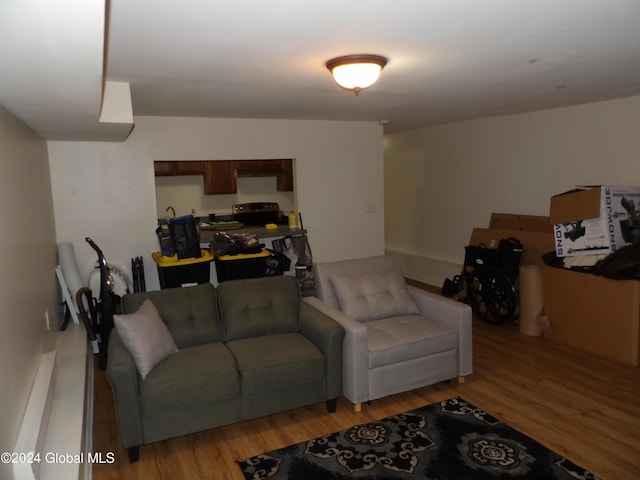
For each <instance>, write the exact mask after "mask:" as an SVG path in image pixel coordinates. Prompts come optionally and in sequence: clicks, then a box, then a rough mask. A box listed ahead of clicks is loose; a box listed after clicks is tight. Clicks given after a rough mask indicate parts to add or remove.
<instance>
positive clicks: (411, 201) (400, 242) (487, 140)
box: [384, 96, 640, 285]
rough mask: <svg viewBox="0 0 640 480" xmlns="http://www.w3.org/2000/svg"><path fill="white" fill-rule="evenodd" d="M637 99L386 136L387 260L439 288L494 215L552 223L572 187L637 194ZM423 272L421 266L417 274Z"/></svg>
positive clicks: (639, 114)
mask: <svg viewBox="0 0 640 480" xmlns="http://www.w3.org/2000/svg"><path fill="white" fill-rule="evenodd" d="M638 125H640V97H638V96H636V97H630V98H624V99H620V100H614V101H607V102H599V103H592V104H586V105H581V106H577V107H571V108H560V109H554V110H545V111H539V112H533V113H526V114H519V115H509V116H502V117H492V118H484V119H480V120H473V121H467V122H459V123H454V124H449V125H442V126H436V127H431V128H424V129H419V130H413V131H408V132H402V133H395V134H388V135H386V136H385V150H384V157H385V159H384V163H385V198H386V204H385V212H386V215H385V235H386V247H387V250H388V251H391V252H396V253H400V254H402V255H404V256H407V257H413V256H416V255H417V256H418V257H422V258H421V262H416V261H415V258H413V260H411V261H409V262H408V264H407V267H408V268H409V269H411V268H413V269H414V270H413V271H412V272H411V273H412V274H413V276H415V277H417V278H419V279H422V280H425V281H428V282H429V283H433V284H435V285H440V284H441V283H442V281H443V280H444V277H446V276H447V275H448V274H450V273H456V272H459V266H460V264H461V263H462V261H463V257H464V246H465V245H466V244H467V243H468V241H469V237H470V235H471V231H472V229H473V227H487V226H488V224H489V219H490V216H491V213H492V212H501V213H519V214H529V215H543V216H544V215H548V214H549V198H550V197H551V196H552V195H554V194H556V193H560V192H562V191H565V190H568V189H570V188H573V187H574V186H575V185H580V184H582V185H590V184H609V185H616V184H617V185H640V161H639V160H640V158H639V157H640V135H639V134H638ZM417 265H422V266H417Z"/></svg>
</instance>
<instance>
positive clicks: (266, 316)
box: [217, 276, 300, 341]
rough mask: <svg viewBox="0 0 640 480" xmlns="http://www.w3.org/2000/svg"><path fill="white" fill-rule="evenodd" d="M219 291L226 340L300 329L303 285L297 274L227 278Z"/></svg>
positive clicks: (219, 304)
mask: <svg viewBox="0 0 640 480" xmlns="http://www.w3.org/2000/svg"><path fill="white" fill-rule="evenodd" d="M217 293H218V306H219V309H220V316H221V321H222V325H223V327H224V331H225V336H226V340H227V341H231V340H238V339H241V338H249V337H257V336H261V335H270V334H275V333H290V332H297V331H299V326H298V314H299V311H300V289H299V288H298V281H297V280H296V279H295V278H294V277H291V276H272V277H262V278H250V279H242V280H228V281H225V282H222V283H220V285H218V288H217Z"/></svg>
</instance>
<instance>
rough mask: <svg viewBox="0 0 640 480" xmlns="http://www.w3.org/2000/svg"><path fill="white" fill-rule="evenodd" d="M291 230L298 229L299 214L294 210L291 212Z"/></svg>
mask: <svg viewBox="0 0 640 480" xmlns="http://www.w3.org/2000/svg"><path fill="white" fill-rule="evenodd" d="M289 228H298V214H297V213H296V212H294V211H293V210H292V211H290V212H289Z"/></svg>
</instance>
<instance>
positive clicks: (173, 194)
mask: <svg viewBox="0 0 640 480" xmlns="http://www.w3.org/2000/svg"><path fill="white" fill-rule="evenodd" d="M236 183H237V186H238V188H237V192H236V193H234V194H227V195H206V194H205V193H204V176H203V175H178V176H169V177H156V208H157V211H158V218H171V215H172V213H171V211H169V212H168V213H167V207H168V206H172V207H173V208H174V209H175V211H176V216H180V215H188V214H190V213H191V211H192V210H195V212H196V216H198V217H206V216H207V215H208V214H210V213H217V214H225V213H226V214H230V213H231V205H234V204H236V203H248V202H275V203H277V204H278V206H279V207H280V210H282V211H284V212H288V211H290V210H297V208H296V206H295V201H294V192H279V191H278V185H277V184H278V180H277V178H276V177H238V178H237V182H236Z"/></svg>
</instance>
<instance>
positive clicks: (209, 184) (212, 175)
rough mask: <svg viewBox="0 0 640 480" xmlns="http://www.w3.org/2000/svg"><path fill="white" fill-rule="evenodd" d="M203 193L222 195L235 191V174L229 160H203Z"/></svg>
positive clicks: (231, 162)
mask: <svg viewBox="0 0 640 480" xmlns="http://www.w3.org/2000/svg"><path fill="white" fill-rule="evenodd" d="M203 163H204V164H205V169H204V193H206V194H207V195H222V194H228V193H236V176H235V171H234V168H233V161H231V160H211V161H208V162H203Z"/></svg>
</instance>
